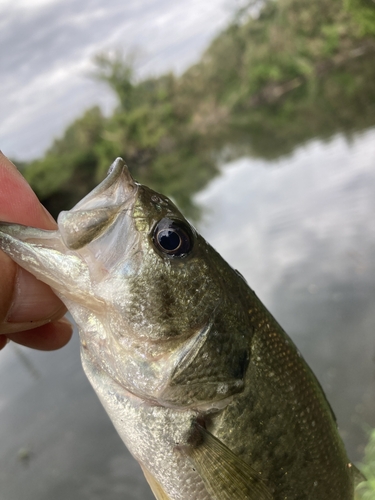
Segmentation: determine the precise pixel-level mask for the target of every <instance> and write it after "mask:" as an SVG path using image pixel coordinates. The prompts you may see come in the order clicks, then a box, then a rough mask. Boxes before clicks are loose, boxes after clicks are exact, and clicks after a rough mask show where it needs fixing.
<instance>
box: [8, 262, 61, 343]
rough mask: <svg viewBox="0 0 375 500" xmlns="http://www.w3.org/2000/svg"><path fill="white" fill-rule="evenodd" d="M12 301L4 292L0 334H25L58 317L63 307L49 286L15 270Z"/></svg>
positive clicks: (25, 272)
mask: <svg viewBox="0 0 375 500" xmlns="http://www.w3.org/2000/svg"><path fill="white" fill-rule="evenodd" d="M0 260H1V259H0ZM12 285H13V291H12V298H11V300H9V294H8V295H7V294H6V292H5V293H4V291H3V292H2V293H1V294H0V295H3V298H5V299H6V300H3V301H2V303H0V318H1V319H2V320H3V321H2V322H1V323H0V333H2V334H8V333H15V332H19V331H25V330H30V329H33V328H35V327H36V326H41V325H42V324H45V323H50V322H51V321H54V320H57V319H59V318H61V317H62V316H63V315H64V314H65V313H66V308H65V306H64V305H63V303H62V302H61V301H60V299H59V298H58V297H57V296H56V295H55V294H54V293H53V292H52V290H51V289H50V287H49V286H48V285H46V284H45V283H43V282H42V281H39V280H37V279H36V278H35V277H34V276H32V275H31V274H30V273H28V272H27V271H25V270H24V269H22V268H21V267H18V266H17V267H16V275H15V278H14V279H13V281H12V284H11V286H12Z"/></svg>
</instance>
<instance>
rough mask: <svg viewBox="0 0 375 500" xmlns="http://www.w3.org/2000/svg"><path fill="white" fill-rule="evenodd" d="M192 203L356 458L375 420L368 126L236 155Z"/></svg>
mask: <svg viewBox="0 0 375 500" xmlns="http://www.w3.org/2000/svg"><path fill="white" fill-rule="evenodd" d="M196 200H197V202H198V203H200V204H201V205H203V207H204V211H205V212H206V217H205V221H204V222H203V223H202V224H201V227H200V229H201V232H202V233H203V234H204V235H205V236H206V238H207V239H208V240H209V241H210V242H211V243H212V244H213V246H214V247H215V248H216V249H217V250H218V251H219V252H220V253H221V254H222V255H223V256H224V257H225V259H226V260H228V261H229V263H230V264H232V265H233V266H234V267H236V268H237V269H239V271H240V272H241V273H242V274H243V275H244V276H245V278H246V279H247V281H248V283H249V284H250V286H251V287H252V288H253V289H254V290H255V291H256V293H257V295H258V296H259V297H260V299H261V300H262V301H263V302H264V303H265V305H266V306H267V307H268V308H269V309H270V311H271V312H272V313H273V314H274V316H275V317H276V318H277V319H278V321H279V322H280V323H281V325H282V326H283V327H284V329H285V330H286V331H287V332H288V333H289V335H290V336H291V337H292V338H293V340H294V341H295V342H296V344H297V345H298V347H299V348H300V350H301V351H302V353H303V355H304V357H305V358H306V360H307V361H308V363H309V364H310V366H311V367H312V368H313V370H314V372H315V374H316V375H317V376H318V378H319V380H320V381H321V383H322V385H323V387H324V389H325V391H326V393H327V396H328V399H329V401H330V402H331V404H332V406H333V409H334V411H335V413H336V415H337V418H338V422H339V426H340V429H341V432H342V435H343V437H344V439H345V442H346V445H347V448H348V450H349V454H350V457H351V458H352V459H353V460H358V459H359V458H360V456H361V453H362V451H363V445H364V443H365V442H366V435H365V433H364V432H363V428H364V426H365V425H366V424H369V425H371V426H372V427H374V426H375V398H374V388H375V386H374V373H375V367H374V355H375V307H374V304H375V262H374V252H375V219H374V214H375V129H372V130H370V131H368V132H366V133H364V134H362V135H358V136H357V137H356V138H355V139H354V140H353V142H351V143H347V142H346V141H345V139H344V138H343V137H342V136H340V135H339V136H336V137H335V138H334V139H333V140H331V141H330V142H328V143H322V142H320V141H312V142H310V143H309V144H308V145H307V146H305V147H301V148H298V149H297V150H296V151H295V152H294V153H293V155H291V156H290V157H287V158H284V159H281V160H279V161H276V162H273V163H267V162H264V161H259V160H253V159H250V158H244V159H241V160H238V161H235V162H233V163H232V164H230V165H226V166H225V167H224V169H223V174H222V176H221V177H220V178H218V179H216V180H214V181H213V182H212V183H211V184H210V186H209V187H208V188H207V189H206V190H205V191H204V192H203V193H200V194H199V195H198V196H197V197H196Z"/></svg>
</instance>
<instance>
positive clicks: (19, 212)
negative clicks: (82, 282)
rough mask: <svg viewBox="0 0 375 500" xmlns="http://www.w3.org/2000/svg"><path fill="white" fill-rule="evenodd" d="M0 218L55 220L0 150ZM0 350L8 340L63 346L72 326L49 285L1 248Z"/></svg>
mask: <svg viewBox="0 0 375 500" xmlns="http://www.w3.org/2000/svg"><path fill="white" fill-rule="evenodd" d="M0 220H3V221H6V222H17V223H19V224H25V225H27V226H34V227H39V228H42V229H54V228H55V227H56V222H55V221H54V220H53V218H52V216H51V215H50V214H49V213H48V212H47V211H46V210H45V208H44V207H43V206H42V205H41V204H40V203H39V201H38V199H37V197H36V196H35V194H34V193H33V191H32V190H31V188H30V186H29V185H28V184H27V182H26V180H25V179H24V178H23V177H22V175H21V174H20V173H19V172H18V170H17V169H16V167H15V166H14V165H13V164H12V163H11V162H10V161H9V160H8V159H7V158H6V157H5V156H4V155H3V154H2V153H1V152H0ZM0 270H1V277H0V349H2V348H3V347H4V346H5V345H6V343H7V340H8V339H9V340H12V341H13V342H17V343H18V344H23V345H25V346H28V347H32V348H34V349H40V350H43V351H50V350H54V349H58V348H60V347H63V346H64V345H65V344H66V343H67V342H68V341H69V339H70V337H71V336H72V326H71V324H70V323H69V322H68V320H66V319H65V318H63V316H64V314H65V313H66V308H65V306H64V304H63V303H62V302H61V301H60V299H59V298H58V297H57V296H56V295H55V294H54V293H53V292H52V290H51V288H50V287H49V286H48V285H46V284H45V283H42V282H41V281H39V280H37V279H36V278H35V277H34V276H32V275H31V274H30V273H28V272H27V271H25V270H24V269H22V268H21V267H19V266H18V265H17V264H15V263H14V262H13V261H12V260H11V259H10V258H9V257H8V256H7V255H5V254H4V253H3V252H1V251H0Z"/></svg>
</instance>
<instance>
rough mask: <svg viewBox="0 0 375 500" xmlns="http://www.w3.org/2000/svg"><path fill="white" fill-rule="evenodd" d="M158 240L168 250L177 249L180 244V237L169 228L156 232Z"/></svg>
mask: <svg viewBox="0 0 375 500" xmlns="http://www.w3.org/2000/svg"><path fill="white" fill-rule="evenodd" d="M158 240H159V244H160V246H162V247H163V248H164V249H165V250H167V251H168V252H171V251H173V250H177V248H178V247H179V246H180V244H181V238H180V237H179V235H178V234H177V233H176V232H175V231H171V230H170V229H164V230H163V231H160V233H159V234H158Z"/></svg>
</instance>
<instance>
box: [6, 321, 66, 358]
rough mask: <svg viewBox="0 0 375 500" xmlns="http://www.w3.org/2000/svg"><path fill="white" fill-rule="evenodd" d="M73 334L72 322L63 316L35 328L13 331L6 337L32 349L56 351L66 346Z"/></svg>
mask: <svg viewBox="0 0 375 500" xmlns="http://www.w3.org/2000/svg"><path fill="white" fill-rule="evenodd" d="M72 334H73V327H72V325H71V323H70V322H69V321H68V320H67V319H66V318H61V319H59V320H58V321H54V322H52V323H47V324H46V325H43V326H39V327H38V328H35V329H33V330H29V331H27V332H19V333H12V334H10V335H7V336H6V337H7V338H9V339H10V340H11V341H13V342H16V343H17V344H21V345H24V346H26V347H31V348H32V349H39V350H40V351H54V350H56V349H60V348H61V347H64V345H66V344H67V343H68V342H69V340H70V338H71V336H72ZM0 339H1V337H0ZM4 345H5V344H4ZM0 349H1V344H0Z"/></svg>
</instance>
